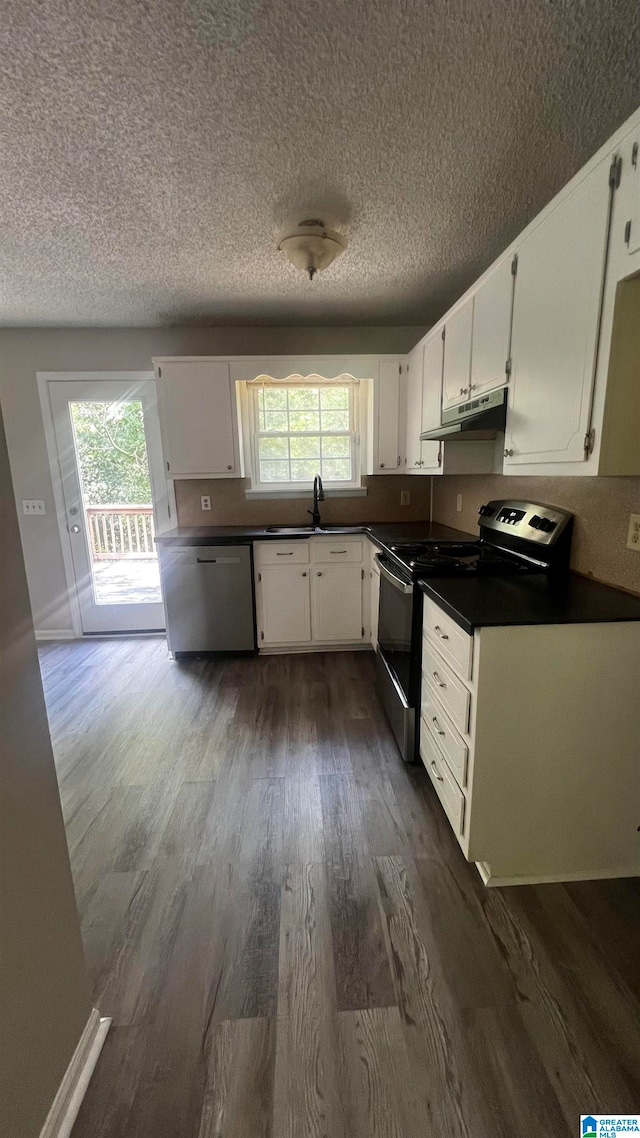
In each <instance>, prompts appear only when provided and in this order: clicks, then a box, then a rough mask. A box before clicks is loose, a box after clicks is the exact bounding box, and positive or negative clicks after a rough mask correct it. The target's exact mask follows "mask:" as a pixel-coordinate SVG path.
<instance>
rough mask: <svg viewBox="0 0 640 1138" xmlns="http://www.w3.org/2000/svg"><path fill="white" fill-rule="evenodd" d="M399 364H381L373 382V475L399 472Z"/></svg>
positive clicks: (391, 362) (397, 362)
mask: <svg viewBox="0 0 640 1138" xmlns="http://www.w3.org/2000/svg"><path fill="white" fill-rule="evenodd" d="M401 366H402V364H401V363H400V361H399V360H381V361H380V371H379V375H378V378H377V380H376V381H375V382H374V397H373V412H374V438H373V473H374V474H397V473H398V472H399V468H400V461H401V458H400V450H401V445H400V377H401V373H400V368H401Z"/></svg>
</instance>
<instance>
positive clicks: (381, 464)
mask: <svg viewBox="0 0 640 1138" xmlns="http://www.w3.org/2000/svg"><path fill="white" fill-rule="evenodd" d="M383 467H384V462H381V463H380V469H381V470H382V468H383Z"/></svg>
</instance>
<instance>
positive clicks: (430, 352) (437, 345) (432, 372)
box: [422, 329, 444, 431]
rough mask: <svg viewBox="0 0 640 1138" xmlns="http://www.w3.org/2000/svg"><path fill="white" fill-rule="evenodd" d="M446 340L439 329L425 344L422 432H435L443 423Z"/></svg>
mask: <svg viewBox="0 0 640 1138" xmlns="http://www.w3.org/2000/svg"><path fill="white" fill-rule="evenodd" d="M443 352H444V340H443V337H442V331H441V330H440V329H439V330H438V331H437V332H434V333H433V335H431V336H428V337H427V339H426V340H425V342H424V363H423V369H422V430H423V431H434V430H436V428H437V427H439V426H440V423H441V421H442V411H441V408H442V358H443Z"/></svg>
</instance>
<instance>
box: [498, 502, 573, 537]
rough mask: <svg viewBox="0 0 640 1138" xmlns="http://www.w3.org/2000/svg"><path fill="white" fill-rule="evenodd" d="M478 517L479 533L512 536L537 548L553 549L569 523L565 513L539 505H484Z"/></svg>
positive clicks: (499, 503) (538, 503)
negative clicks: (486, 531) (550, 547)
mask: <svg viewBox="0 0 640 1138" xmlns="http://www.w3.org/2000/svg"><path fill="white" fill-rule="evenodd" d="M479 515H480V529H481V531H482V530H483V529H484V530H494V531H496V532H498V533H512V534H514V535H515V536H516V537H519V538H522V539H524V540H525V541H531V542H536V543H537V544H539V545H553V544H554V543H555V542H556V541H557V540H558V538H559V537H560V534H561V533H562V532H563V530H564V529H566V527H567V526H568V524H569V522H570V521H571V514H570V513H568V511H567V510H560V509H558V507H557V506H545V505H543V504H541V503H540V502H513V501H496V502H487V503H486V505H484V506H481V507H480V510H479Z"/></svg>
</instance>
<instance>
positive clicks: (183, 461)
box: [154, 359, 242, 478]
mask: <svg viewBox="0 0 640 1138" xmlns="http://www.w3.org/2000/svg"><path fill="white" fill-rule="evenodd" d="M154 363H155V367H156V377H157V383H158V393H159V400H158V405H159V411H160V427H161V431H162V443H163V449H164V458H165V463H166V467H167V474H168V476H169V477H170V478H239V477H240V476H241V473H242V472H241V469H240V448H239V440H238V418H237V411H236V395H235V384H233V383H232V382H231V379H230V375H229V364H228V363H227V362H224V361H222V362H221V361H219V360H202V359H200V360H165V359H157V360H154Z"/></svg>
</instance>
